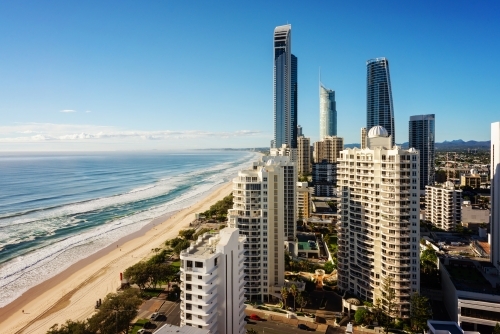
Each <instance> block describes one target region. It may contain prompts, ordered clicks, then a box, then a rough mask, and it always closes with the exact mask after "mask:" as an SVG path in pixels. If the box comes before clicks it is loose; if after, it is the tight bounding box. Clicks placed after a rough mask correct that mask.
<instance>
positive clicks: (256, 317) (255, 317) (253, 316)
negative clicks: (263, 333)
mask: <svg viewBox="0 0 500 334" xmlns="http://www.w3.org/2000/svg"><path fill="white" fill-rule="evenodd" d="M250 319H251V320H256V321H261V320H262V319H261V318H260V317H259V316H258V315H257V314H251V315H250Z"/></svg>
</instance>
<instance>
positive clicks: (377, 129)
mask: <svg viewBox="0 0 500 334" xmlns="http://www.w3.org/2000/svg"><path fill="white" fill-rule="evenodd" d="M376 137H389V132H387V130H386V129H385V128H384V127H383V126H381V125H377V126H374V127H373V128H371V129H370V131H368V138H376Z"/></svg>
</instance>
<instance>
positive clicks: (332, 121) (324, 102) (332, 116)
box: [319, 83, 337, 140]
mask: <svg viewBox="0 0 500 334" xmlns="http://www.w3.org/2000/svg"><path fill="white" fill-rule="evenodd" d="M336 107H337V105H336V102H335V91H334V90H331V89H328V88H326V87H325V86H323V85H322V84H321V83H320V84H319V140H323V138H325V137H326V136H336V135H337V108H336Z"/></svg>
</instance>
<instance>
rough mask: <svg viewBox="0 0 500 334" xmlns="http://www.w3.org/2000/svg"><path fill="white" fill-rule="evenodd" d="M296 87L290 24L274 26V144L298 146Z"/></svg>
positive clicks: (294, 59)
mask: <svg viewBox="0 0 500 334" xmlns="http://www.w3.org/2000/svg"><path fill="white" fill-rule="evenodd" d="M297 90H298V85H297V57H295V56H294V55H293V54H292V26H291V25H289V24H287V25H283V26H279V27H276V28H275V29H274V138H273V142H272V147H274V148H280V147H282V145H283V144H287V145H288V146H289V147H290V148H297Z"/></svg>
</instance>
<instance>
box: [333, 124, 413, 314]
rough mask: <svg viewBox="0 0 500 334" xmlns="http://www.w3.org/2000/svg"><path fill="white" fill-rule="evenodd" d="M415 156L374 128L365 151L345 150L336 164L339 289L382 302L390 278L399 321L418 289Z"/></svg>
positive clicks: (387, 135) (369, 134) (385, 132)
mask: <svg viewBox="0 0 500 334" xmlns="http://www.w3.org/2000/svg"><path fill="white" fill-rule="evenodd" d="M418 154H419V153H418V151H417V150H415V149H412V148H410V149H409V150H402V149H401V148H399V147H394V146H392V147H391V138H390V136H389V134H388V133H387V131H386V130H385V129H384V128H383V127H381V126H376V127H373V128H371V129H370V131H369V132H368V136H367V147H366V148H365V149H362V150H360V149H358V148H353V149H345V150H343V151H342V152H341V153H340V158H339V160H338V161H339V163H338V181H337V185H338V189H339V190H341V191H342V193H341V196H342V201H341V203H342V204H341V210H340V215H341V221H340V224H338V225H337V227H338V234H337V235H338V265H337V267H338V287H339V289H341V290H342V291H348V292H350V293H352V294H355V295H358V296H361V298H362V299H363V300H366V301H369V302H372V303H373V302H376V301H377V299H381V300H382V302H383V300H384V298H385V296H386V290H384V283H386V282H388V280H392V284H391V287H392V288H393V289H394V293H395V298H394V300H393V302H394V303H395V307H394V310H395V313H396V314H397V316H398V317H408V316H409V315H410V297H411V294H412V293H413V292H418V291H419V286H420V265H419V255H420V245H419V242H420V228H419V208H420V197H419V184H420V183H419V181H418V177H419V175H418V173H419V167H418V163H419V159H418Z"/></svg>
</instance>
